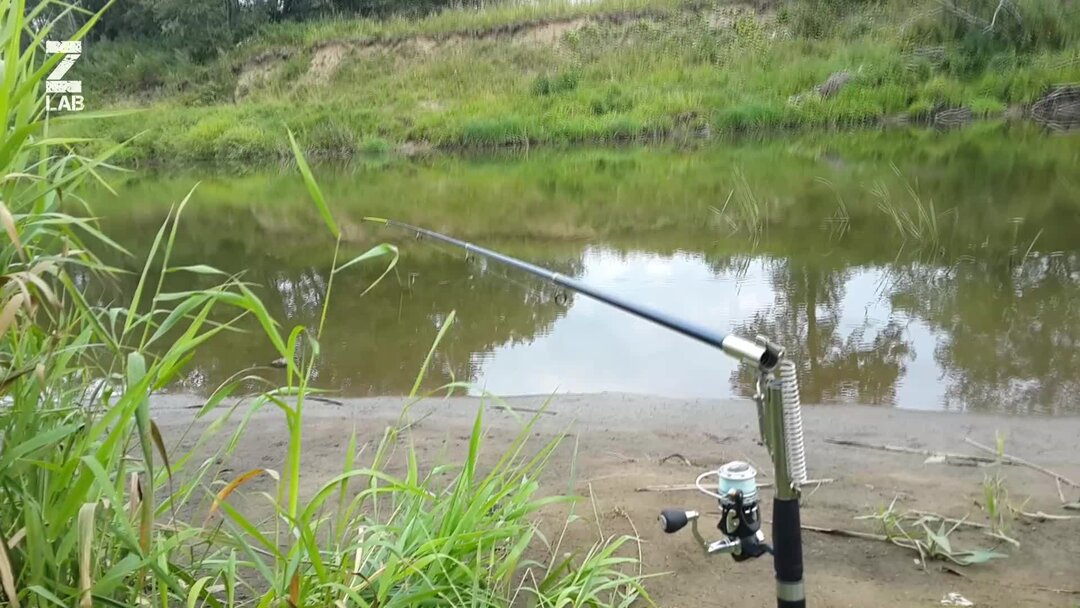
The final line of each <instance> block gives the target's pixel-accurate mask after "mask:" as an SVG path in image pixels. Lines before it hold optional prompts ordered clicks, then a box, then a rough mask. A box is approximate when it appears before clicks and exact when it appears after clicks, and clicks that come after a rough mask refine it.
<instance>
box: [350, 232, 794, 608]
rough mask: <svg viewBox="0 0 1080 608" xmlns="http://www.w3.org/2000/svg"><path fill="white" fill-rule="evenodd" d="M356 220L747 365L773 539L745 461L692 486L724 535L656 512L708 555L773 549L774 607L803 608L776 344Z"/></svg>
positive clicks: (450, 241) (787, 388) (687, 517)
mask: <svg viewBox="0 0 1080 608" xmlns="http://www.w3.org/2000/svg"><path fill="white" fill-rule="evenodd" d="M362 221H365V222H371V223H376V224H382V225H385V226H390V227H394V228H398V229H401V230H404V231H407V232H411V233H412V234H413V235H414V236H415V237H416V238H418V239H423V238H431V239H433V240H436V241H439V242H441V243H445V244H447V245H451V246H453V247H457V248H460V249H463V250H464V251H465V253H466V256H469V255H478V256H480V257H482V258H485V259H488V260H492V261H495V262H498V263H500V264H503V265H505V266H509V267H511V268H515V269H517V270H521V271H523V272H526V273H528V274H531V275H534V276H537V277H539V278H541V279H543V280H545V281H548V282H551V283H554V284H555V285H558V286H559V287H562V288H564V289H567V290H570V291H573V292H576V293H579V294H581V295H584V296H587V297H589V298H592V299H594V300H596V301H598V302H601V303H604V304H607V305H609V306H613V307H615V308H618V309H619V310H622V311H624V312H628V313H630V314H632V315H634V316H637V317H639V318H641V319H645V320H646V321H651V322H652V323H655V324H657V325H660V326H661V327H664V328H666V329H669V330H671V331H674V332H676V333H680V334H682V335H684V336H687V337H689V338H692V339H694V340H697V341H699V342H703V343H705V344H708V345H710V346H712V347H714V348H718V349H720V350H721V351H723V352H724V353H727V354H728V355H730V356H732V357H734V358H735V359H737V360H739V361H740V362H743V363H747V364H749V365H751V366H753V367H754V369H755V371H756V374H757V382H756V389H755V391H754V396H753V400H754V403H755V404H756V405H757V414H758V427H759V431H760V433H761V436H762V439H763V440H764V442H765V445H766V447H767V448H768V450H769V455H770V456H771V458H772V463H773V478H774V479H775V480H776V484H775V494H774V496H773V527H772V536H773V544H772V545H769V544H768V543H767V542H765V533H764V532H763V531H762V530H761V513H760V509H759V493H758V487H757V482H756V478H757V471H756V470H755V469H754V467H753V466H751V465H750V464H749V463H746V462H742V461H733V462H729V463H727V464H724V465H723V466H721V467H720V468H719V469H717V470H715V471H706V472H704V473H702V474H701V475H699V476H698V477H697V480H696V481H695V485H696V486H697V489H698V490H700V491H701V492H702V493H704V494H706V495H707V496H709V497H711V498H714V499H716V500H717V501H719V503H720V509H721V511H720V522H719V523H718V524H717V528H718V529H719V530H720V532H721V533H722V534H723V535H724V538H723V539H721V540H716V541H707V540H705V538H704V537H703V536H702V535H701V533H700V531H699V530H698V520H699V519H700V517H701V514H700V513H699V512H698V511H693V510H687V509H674V508H671V509H664V510H663V511H661V513H660V517H659V521H660V527H661V529H662V530H663V531H664V532H666V533H669V534H671V533H674V532H678V531H679V530H681V529H683V528H684V527H686V525H687V524H690V529H691V533H692V535H693V537H694V539H695V540H696V541H697V543H698V544H699V545H700V546H701V548H702V549H703V550H704V551H705V553H706V554H707V555H716V554H728V555H731V556H732V557H733V558H734V559H735V561H737V562H741V561H745V560H748V559H752V558H756V557H760V556H762V555H764V554H766V553H770V554H772V556H773V566H774V570H775V573H776V605H777V607H778V608H804V607H805V606H806V593H805V589H804V586H803V559H802V531H801V527H800V521H799V496H800V487H801V486H802V484H804V483H806V480H807V475H806V455H805V448H804V443H803V431H802V411H801V408H800V404H799V383H798V375H797V373H796V368H795V364H794V363H793V362H792V361H791V360H790V359H787V358H786V357H785V356H784V349H783V348H782V347H780V346H778V345H776V344H773V343H772V342H770V341H769V340H767V339H766V338H765V337H763V336H757V337H756V339H754V340H749V339H747V338H743V337H740V336H736V335H733V334H724V333H719V332H716V331H714V330H712V329H710V328H708V327H704V326H701V325H698V324H695V323H691V322H689V321H686V320H684V319H680V318H677V317H674V316H671V315H669V314H667V313H665V312H663V311H660V310H655V309H653V308H650V307H647V306H643V305H641V304H639V303H637V302H634V301H632V300H629V299H626V298H624V297H622V296H619V295H618V294H613V293H610V292H607V291H604V290H601V289H598V288H596V287H594V286H592V285H589V284H588V283H585V282H583V281H579V280H577V279H574V278H572V277H568V276H566V275H564V274H560V273H558V272H554V271H552V270H548V269H546V268H543V267H540V266H537V265H535V264H531V263H529V262H526V261H524V260H519V259H517V258H514V257H511V256H508V255H505V254H502V253H499V252H497V251H492V250H491V249H486V248H484V247H480V246H479V245H474V244H472V243H468V242H465V241H462V240H459V239H456V238H454V237H452V236H448V235H445V234H442V233H439V232H435V231H434V230H428V229H426V228H420V227H418V226H413V225H410V224H406V223H403V222H398V221H395V220H390V219H384V218H375V217H365V218H363V220H362ZM711 477H715V478H716V480H715V481H712V482H709V483H706V480H707V479H709V478H711Z"/></svg>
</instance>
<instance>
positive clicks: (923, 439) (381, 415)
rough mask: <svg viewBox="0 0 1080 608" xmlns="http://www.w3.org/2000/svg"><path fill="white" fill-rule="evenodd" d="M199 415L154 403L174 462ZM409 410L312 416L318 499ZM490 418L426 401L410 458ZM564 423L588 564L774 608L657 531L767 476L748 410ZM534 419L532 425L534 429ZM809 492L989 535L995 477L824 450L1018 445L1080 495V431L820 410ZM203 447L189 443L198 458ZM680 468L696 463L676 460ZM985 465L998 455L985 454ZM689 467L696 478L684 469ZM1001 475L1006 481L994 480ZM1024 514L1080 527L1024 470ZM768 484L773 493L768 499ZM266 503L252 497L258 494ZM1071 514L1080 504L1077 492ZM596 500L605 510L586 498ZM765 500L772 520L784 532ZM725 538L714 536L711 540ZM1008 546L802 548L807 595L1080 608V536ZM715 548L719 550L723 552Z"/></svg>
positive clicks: (512, 428) (832, 506)
mask: <svg viewBox="0 0 1080 608" xmlns="http://www.w3.org/2000/svg"><path fill="white" fill-rule="evenodd" d="M543 401H544V398H541V397H521V398H514V399H510V400H509V403H510V404H511V405H512V406H514V407H519V408H527V409H535V408H538V407H539V406H540V404H541V403H542V402H543ZM200 402H201V401H200V399H199V398H198V397H194V396H189V395H167V396H161V397H158V398H157V399H156V401H155V403H154V418H155V420H157V422H158V424H159V425H160V426H161V427H162V429H163V432H164V434H165V436H166V443H167V444H168V445H172V444H173V442H174V441H176V440H177V439H178V438H179V437H180V435H181V434H182V432H183V429H185V428H186V427H187V426H188V424H189V423H190V418H191V416H192V415H193V412H194V410H192V409H189V408H190V406H191V405H193V404H197V403H200ZM402 403H403V400H402V399H401V398H396V397H384V398H371V399H344V400H341V402H340V405H337V404H320V403H310V404H308V405H307V406H306V407H307V408H308V409H307V410H306V411H305V416H306V419H305V429H304V446H305V451H304V467H305V468H304V470H303V484H304V486H305V488H306V489H307V490H308V491H312V490H313V489H314V488H316V487H317V486H318V485H319V484H321V483H323V482H325V481H326V480H327V479H329V478H331V477H332V476H333V475H335V474H336V473H338V472H340V471H339V468H340V463H341V462H342V460H343V455H342V452H343V450H344V449H345V448H346V446H347V445H348V439H349V435H350V433H351V432H352V431H353V429H354V428H355V429H356V431H357V433H358V434H359V440H360V442H361V444H363V443H364V442H377V441H378V439H379V438H380V437H381V436H382V432H383V429H384V428H385V426H386V425H388V424H391V423H393V422H394V421H396V420H397V418H398V414H399V412H400V407H401V405H402ZM478 405H479V402H478V401H477V400H475V399H469V398H454V399H448V400H442V399H440V400H428V401H425V402H423V403H421V404H419V405H417V406H416V407H415V408H414V410H413V412H412V418H413V420H415V421H416V423H415V424H414V426H413V427H412V428H411V430H410V431H409V436H408V437H406V438H404V439H403V441H411V442H413V443H414V444H415V445H416V447H417V449H418V453H419V455H420V457H421V458H422V460H423V461H424V463H425V466H431V465H432V464H433V463H436V462H449V461H453V460H454V459H455V458H457V456H458V455H460V454H463V453H464V452H465V451H466V450H467V443H468V435H469V430H470V427H471V424H472V421H473V419H474V416H475V414H476V410H477V407H478ZM549 411H550V412H551V413H549V414H545V415H542V416H540V420H539V422H538V424H537V426H536V428H535V433H536V435H537V436H536V438H535V439H536V442H537V443H536V444H535V446H536V447H539V446H540V445H541V444H542V442H544V441H545V440H548V439H550V438H552V437H554V436H556V435H557V434H558V433H560V432H562V431H567V432H569V433H571V435H570V437H569V438H568V439H567V440H565V441H564V442H563V444H562V447H561V448H560V450H559V451H558V453H557V455H556V456H555V458H554V459H553V461H552V463H551V465H550V466H549V468H548V470H547V478H546V479H544V480H542V481H543V482H544V483H545V486H546V488H547V489H548V490H549V491H552V492H558V491H565V490H566V489H567V488H568V486H570V485H572V488H571V489H572V490H573V491H574V492H576V493H578V494H579V495H581V496H584V497H585V501H586V502H585V503H584V504H582V505H581V507H580V508H578V509H577V513H578V514H579V515H581V516H582V517H585V518H586V519H587V520H589V522H588V524H587V525H581V526H577V527H576V528H571V536H570V537H569V538H568V541H567V542H568V543H569V545H570V546H573V547H587V546H588V545H589V544H591V543H592V542H593V541H595V539H596V535H597V533H598V532H597V526H596V525H594V524H597V523H598V524H599V527H600V529H601V530H602V531H603V533H604V534H605V535H611V534H634V531H633V530H634V528H636V529H637V531H638V533H640V536H641V539H642V545H641V547H642V553H643V556H644V562H645V571H646V572H671V574H669V575H666V576H662V577H659V578H656V579H652V580H650V581H649V584H648V588H649V589H650V591H651V593H652V594H653V597H654V599H655V600H656V602H657V604H658V605H659V606H664V607H672V608H680V607H685V608H691V607H697V606H703V605H718V604H719V605H729V604H730V605H735V604H737V605H739V606H749V607H754V606H773V605H775V599H774V586H773V579H772V564H771V562H770V561H769V559H768V558H762V559H759V560H755V561H752V562H748V563H742V564H736V563H734V562H733V561H732V560H731V559H730V558H727V557H714V558H708V557H706V556H705V555H703V554H702V553H701V552H700V551H699V550H698V549H697V548H696V546H695V545H694V544H693V543H692V541H691V540H690V537H689V535H688V534H678V535H672V536H668V535H664V534H662V533H661V532H660V530H659V529H658V528H657V526H656V524H655V520H656V515H657V513H658V512H659V510H660V509H661V508H663V507H665V506H683V507H687V508H694V509H697V510H700V511H703V512H708V511H713V510H715V504H712V503H711V502H710V500H709V499H707V498H706V497H704V496H702V495H700V494H697V493H696V492H687V491H672V492H656V491H651V492H643V491H637V490H638V489H639V488H643V487H645V486H655V485H665V484H688V483H692V482H693V480H694V478H695V477H696V475H697V474H698V473H699V472H700V471H703V470H705V469H709V468H715V467H717V466H718V465H720V464H722V463H723V462H726V461H728V460H732V459H744V460H745V459H749V460H751V461H752V462H754V463H756V464H758V465H762V466H763V467H765V466H766V465H767V464H768V456H767V454H766V452H765V449H764V448H763V447H762V446H761V445H759V444H758V441H757V439H758V436H757V419H756V414H755V412H754V409H753V406H752V404H750V403H749V402H741V401H719V400H676V399H665V398H659V397H645V396H635V395H623V394H600V395H565V396H559V397H557V398H556V399H555V400H554V403H553V404H552V406H551V408H550V410H549ZM523 415H524V416H528V415H529V414H523ZM804 417H805V427H806V433H807V455H808V462H809V467H810V476H811V477H814V478H822V477H829V478H834V479H835V480H836V481H835V482H834V483H831V484H828V485H823V486H821V487H820V488H819V489H817V490H815V491H813V492H810V491H808V492H807V493H806V496H805V499H804V504H803V523H804V524H810V525H817V526H826V527H837V528H845V529H851V530H859V531H864V532H876V531H877V530H876V529H875V527H874V524H873V522H871V521H857V520H855V519H854V518H855V517H856V516H860V515H866V514H870V513H872V512H873V511H874V510H875V509H877V508H879V507H881V506H884V505H887V504H889V503H890V502H891V501H893V500H894V499H897V497H899V498H898V503H897V504H898V507H901V508H903V509H920V510H925V511H933V512H936V513H941V514H945V515H948V516H951V517H956V518H963V517H965V516H966V517H969V518H970V521H974V522H981V523H986V522H987V519H986V517H985V515H984V514H983V513H982V511H981V509H980V508H979V506H977V505H976V503H977V502H978V501H981V499H982V481H983V478H984V475H985V474H987V473H988V472H990V471H991V470H992V469H991V468H988V467H986V466H953V465H949V464H928V463H926V462H924V461H925V456H923V455H919V454H906V453H895V452H887V451H878V450H867V449H859V448H855V447H850V446H843V445H835V444H831V443H827V442H826V441H825V440H826V439H827V438H836V439H841V440H854V441H858V442H862V443H868V444H882V445H885V444H888V445H897V446H905V447H907V448H912V449H916V450H929V451H947V452H966V453H971V454H980V452H978V451H976V450H973V449H972V448H971V447H970V446H969V445H967V444H965V442H964V438H965V437H971V438H973V439H976V440H978V441H980V442H982V443H988V444H990V445H992V444H993V443H994V436H995V433H996V432H1002V433H1007V437H1008V439H1007V442H1006V446H1007V451H1008V452H1009V453H1010V454H1013V455H1016V456H1020V457H1023V458H1025V459H1028V460H1031V461H1033V462H1037V463H1038V464H1040V465H1042V466H1044V467H1048V468H1050V469H1053V470H1054V471H1056V472H1058V473H1060V474H1062V475H1066V476H1069V477H1071V478H1072V479H1080V456H1078V454H1077V451H1076V437H1077V436H1078V435H1080V418H1075V417H1072V418H1063V417H1062V418H1039V417H1025V418H1015V417H1006V416H989V415H976V414H946V413H930V412H914V411H899V410H893V409H886V408H875V407H870V406H862V407H836V406H807V407H805V408H804ZM485 420H486V421H487V425H486V426H487V429H488V435H489V437H488V440H487V442H486V444H485V445H484V448H483V456H484V458H485V459H486V461H488V462H493V461H494V460H495V459H496V458H498V456H499V455H500V453H501V451H502V450H503V449H505V448H506V447H507V446H508V445H509V443H510V441H511V440H512V439H513V437H514V436H515V435H516V434H517V432H518V429H520V428H521V426H520V425H521V421H520V420H517V419H515V418H514V417H512V416H511V415H509V414H507V413H505V412H500V411H498V410H494V409H491V408H490V407H489V408H488V412H487V413H486V414H485ZM286 438H287V434H286V430H285V425H284V422H283V421H282V420H281V419H280V415H279V414H276V413H275V412H271V411H269V410H267V411H263V412H260V413H259V414H257V415H256V418H255V420H254V421H253V423H252V424H251V426H250V427H249V429H248V432H247V435H246V436H245V437H244V438H243V440H242V441H241V444H240V446H239V448H238V450H237V452H236V454H235V456H234V457H233V458H232V461H231V462H229V463H223V466H225V467H227V468H226V469H225V471H224V472H223V473H222V477H223V478H229V476H230V475H235V474H236V472H237V471H245V470H249V469H252V468H255V467H269V468H280V467H281V464H282V461H283V459H284V455H285V449H284V446H285V442H286ZM188 441H191V439H185V442H188ZM673 453H678V454H679V455H680V456H682V457H683V458H667V459H665V456H668V455H671V454H673ZM982 454H983V455H985V453H982ZM684 459H685V460H689V461H690V462H691V463H692V464H693V466H687V465H686V463H685V461H684ZM995 466H997V465H995ZM759 468H760V467H759ZM1001 473H1002V474H1003V475H1004V476H1005V479H1006V482H1005V483H1006V484H1007V486H1008V489H1009V495H1010V500H1011V501H1013V502H1014V503H1015V504H1017V505H1020V504H1024V505H1025V506H1024V510H1026V511H1030V512H1035V511H1043V512H1046V513H1050V514H1054V515H1069V514H1073V515H1076V514H1078V513H1077V512H1076V511H1066V510H1064V509H1062V508H1061V501H1060V499H1059V497H1058V490H1057V488H1056V485H1055V483H1054V481H1053V479H1051V478H1050V477H1048V476H1046V475H1045V474H1043V473H1040V472H1038V471H1035V470H1032V469H1030V468H1026V467H1021V466H1010V467H1002V468H1001ZM770 479H771V475H770V471H769V470H768V468H766V469H765V470H764V471H762V474H761V475H760V477H759V480H760V481H766V482H767V481H769V480H770ZM265 489H269V486H267V487H256V486H254V485H253V486H252V487H251V488H249V490H248V491H249V492H253V491H257V490H265ZM1064 491H1065V492H1066V495H1067V499H1068V500H1072V501H1075V500H1077V499H1078V498H1080V496H1077V494H1078V491H1077V490H1076V489H1074V488H1070V487H1065V488H1064ZM590 494H591V496H593V497H594V498H593V501H594V503H595V513H596V515H597V516H598V518H597V517H594V508H593V506H592V505H591V504H589V502H590V501H589V500H588V497H589V496H590ZM769 496H771V493H770V492H768V491H766V496H765V498H766V500H765V501H764V503H763V505H764V507H763V509H764V516H765V518H766V519H768V518H769V516H770V513H769V512H770V510H771V507H770V506H769V505H770V504H771V502H770V501H769V500H768V497H769ZM709 529H711V523H710V524H709V525H707V526H703V531H707V530H709ZM1010 535H1011V536H1012V537H1014V538H1016V539H1017V540H1019V541H1020V547H1019V548H1016V547H1013V546H1011V545H1009V544H1007V543H1004V542H1000V541H995V540H994V539H992V538H989V537H987V536H986V535H985V534H983V533H982V532H981V531H979V530H977V529H972V530H969V531H966V532H964V533H962V534H958V535H956V536H954V539H953V542H954V543H957V544H961V545H964V546H967V547H973V546H981V547H986V548H995V549H997V550H999V551H1002V552H1005V553H1008V554H1009V556H1010V557H1009V558H1008V559H1001V560H996V561H992V562H990V563H988V564H985V565H980V566H971V567H956V566H953V567H950V568H945V567H944V566H945V565H946V564H943V563H942V562H937V561H932V562H930V563H928V564H927V565H926V568H925V569H923V567H921V566H920V565H917V564H916V563H915V562H914V561H913V558H914V557H915V554H914V553H913V552H910V551H908V550H905V549H902V548H900V547H896V546H893V545H891V544H888V543H884V542H876V541H869V540H860V539H852V538H838V537H835V536H827V535H822V534H817V533H813V532H804V553H805V560H806V582H807V594H808V598H809V600H810V602H812V605H815V606H851V607H865V606H899V607H906V606H910V607H916V606H918V607H929V606H940V605H941V603H940V602H941V599H942V598H943V597H944V596H945V595H946V594H948V593H952V592H956V593H959V594H961V595H963V596H964V597H966V598H968V599H970V600H971V601H973V602H975V605H976V606H984V607H995V606H996V607H1015V606H1071V605H1074V604H1076V603H1077V602H1078V601H1080V595H1077V594H1073V593H1071V592H1077V593H1080V562H1078V561H1077V560H1076V555H1078V553H1080V520H1078V519H1069V520H1060V521H1043V522H1036V521H1031V520H1024V519H1020V520H1016V521H1015V522H1012V524H1011V531H1010ZM709 536H712V535H711V534H710V535H709Z"/></svg>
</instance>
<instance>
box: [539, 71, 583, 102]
mask: <svg viewBox="0 0 1080 608" xmlns="http://www.w3.org/2000/svg"><path fill="white" fill-rule="evenodd" d="M577 85H578V75H577V72H562V73H560V74H557V75H555V76H551V77H549V76H547V75H545V74H541V75H540V76H537V77H536V80H534V81H533V84H532V93H533V95H536V96H537V97H543V96H545V95H557V94H559V93H565V92H567V91H573V90H574V89H576V88H577Z"/></svg>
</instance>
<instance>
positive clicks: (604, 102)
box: [589, 86, 634, 116]
mask: <svg viewBox="0 0 1080 608" xmlns="http://www.w3.org/2000/svg"><path fill="white" fill-rule="evenodd" d="M632 107H634V100H633V99H631V98H630V96H629V95H627V94H626V93H625V92H624V91H623V90H622V89H621V88H619V87H617V86H611V87H608V89H607V91H605V92H604V93H603V94H601V95H598V96H596V97H593V98H592V100H590V101H589V109H590V110H592V113H593V114H594V115H596V116H603V115H604V114H612V113H616V112H626V111H627V110H629V109H630V108H632Z"/></svg>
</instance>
